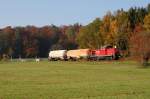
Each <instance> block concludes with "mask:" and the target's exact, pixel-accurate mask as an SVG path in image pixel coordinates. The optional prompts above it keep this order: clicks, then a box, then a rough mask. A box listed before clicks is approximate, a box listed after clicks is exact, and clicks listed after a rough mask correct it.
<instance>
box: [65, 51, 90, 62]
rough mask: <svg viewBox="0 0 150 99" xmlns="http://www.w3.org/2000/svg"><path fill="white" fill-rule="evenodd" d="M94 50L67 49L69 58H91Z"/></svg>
mask: <svg viewBox="0 0 150 99" xmlns="http://www.w3.org/2000/svg"><path fill="white" fill-rule="evenodd" d="M91 56H92V50H90V49H77V50H69V51H67V58H68V60H78V59H90V58H91Z"/></svg>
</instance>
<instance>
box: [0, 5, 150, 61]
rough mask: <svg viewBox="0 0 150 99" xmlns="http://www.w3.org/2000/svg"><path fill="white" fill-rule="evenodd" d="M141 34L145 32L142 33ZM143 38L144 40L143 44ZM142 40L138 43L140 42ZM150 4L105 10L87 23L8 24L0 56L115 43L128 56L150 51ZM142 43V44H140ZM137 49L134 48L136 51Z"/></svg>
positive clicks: (44, 54) (2, 31)
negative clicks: (112, 10)
mask: <svg viewBox="0 0 150 99" xmlns="http://www.w3.org/2000/svg"><path fill="white" fill-rule="evenodd" d="M143 35H144V36H143ZM145 42H146V43H147V44H145ZM140 44H141V45H140ZM148 44H150V4H148V5H147V6H146V7H131V8H130V9H129V10H127V11H125V10H124V9H119V10H117V11H115V12H109V11H108V12H107V13H106V14H105V15H104V16H103V18H96V19H95V20H93V21H92V22H91V23H89V24H87V25H82V24H78V23H75V24H73V25H62V26H55V25H53V24H52V25H46V26H43V27H36V26H30V25H29V26H25V27H20V26H18V27H11V26H7V27H5V28H2V29H0V58H1V59H3V57H4V56H8V57H12V58H19V57H22V58H35V57H40V58H44V57H48V52H49V51H50V50H60V49H67V50H70V49H77V48H91V49H98V48H101V47H102V46H104V45H112V46H117V48H118V49H119V50H120V51H121V52H122V56H124V57H127V56H130V55H132V54H134V52H136V53H135V54H136V55H137V53H138V52H141V51H143V50H147V51H145V53H144V54H146V55H147V53H149V52H148V51H149V47H147V46H149V45H148ZM143 45H145V47H143ZM135 50H136V51H135Z"/></svg>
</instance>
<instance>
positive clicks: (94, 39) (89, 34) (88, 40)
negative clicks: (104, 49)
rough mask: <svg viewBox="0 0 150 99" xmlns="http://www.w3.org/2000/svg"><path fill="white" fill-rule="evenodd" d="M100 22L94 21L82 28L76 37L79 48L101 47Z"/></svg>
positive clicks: (98, 20)
mask: <svg viewBox="0 0 150 99" xmlns="http://www.w3.org/2000/svg"><path fill="white" fill-rule="evenodd" d="M100 25H101V20H100V19H99V18H97V19H95V20H94V21H93V22H92V23H90V24H89V25H87V26H83V27H82V28H81V29H80V31H79V34H78V36H77V42H78V44H79V47H80V48H93V49H94V48H100V47H101V46H102V45H103V38H102V34H101V33H100V31H99V29H100Z"/></svg>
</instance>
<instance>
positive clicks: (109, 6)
mask: <svg viewBox="0 0 150 99" xmlns="http://www.w3.org/2000/svg"><path fill="white" fill-rule="evenodd" d="M148 3H150V0H0V12H1V13H0V27H1V28H2V27H5V26H8V25H9V26H26V25H35V26H44V25H50V24H54V25H58V26H59V25H69V24H74V23H81V24H83V25H85V24H88V23H90V22H91V21H92V20H94V19H95V18H97V17H100V18H102V17H103V16H104V15H105V14H106V12H107V11H111V12H114V11H116V10H118V9H121V8H123V9H125V10H127V9H129V8H130V7H135V6H138V7H146V6H147V4H148Z"/></svg>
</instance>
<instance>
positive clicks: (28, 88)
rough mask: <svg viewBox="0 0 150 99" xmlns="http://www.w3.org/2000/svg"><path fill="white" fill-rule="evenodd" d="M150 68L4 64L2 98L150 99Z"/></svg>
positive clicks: (0, 66)
mask: <svg viewBox="0 0 150 99" xmlns="http://www.w3.org/2000/svg"><path fill="white" fill-rule="evenodd" d="M149 98H150V68H145V69H141V68H137V66H136V63H134V62H46V61H44V62H39V63H36V62H12V63H11V62H8V63H0V99H149Z"/></svg>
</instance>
